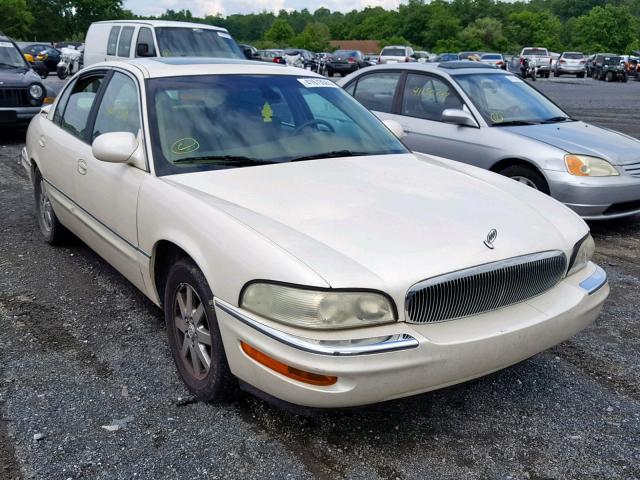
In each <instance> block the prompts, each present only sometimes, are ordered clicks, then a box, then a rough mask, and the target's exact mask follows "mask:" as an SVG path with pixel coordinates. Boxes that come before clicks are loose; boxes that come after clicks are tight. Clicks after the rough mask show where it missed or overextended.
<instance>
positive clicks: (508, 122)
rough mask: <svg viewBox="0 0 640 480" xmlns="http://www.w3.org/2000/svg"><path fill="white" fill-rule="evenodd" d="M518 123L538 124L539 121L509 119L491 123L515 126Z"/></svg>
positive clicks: (497, 125)
mask: <svg viewBox="0 0 640 480" xmlns="http://www.w3.org/2000/svg"><path fill="white" fill-rule="evenodd" d="M518 125H538V122H533V121H530V120H509V121H507V122H498V123H494V124H493V125H491V126H492V127H513V126H518Z"/></svg>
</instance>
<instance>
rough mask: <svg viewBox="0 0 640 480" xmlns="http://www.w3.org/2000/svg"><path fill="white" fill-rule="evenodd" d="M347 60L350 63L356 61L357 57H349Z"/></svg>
mask: <svg viewBox="0 0 640 480" xmlns="http://www.w3.org/2000/svg"><path fill="white" fill-rule="evenodd" d="M347 62H349V63H356V59H355V58H353V57H349V58H347Z"/></svg>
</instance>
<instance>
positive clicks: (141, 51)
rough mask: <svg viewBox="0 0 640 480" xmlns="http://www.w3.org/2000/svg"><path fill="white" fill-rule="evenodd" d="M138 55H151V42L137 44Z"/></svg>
mask: <svg viewBox="0 0 640 480" xmlns="http://www.w3.org/2000/svg"><path fill="white" fill-rule="evenodd" d="M136 55H137V56H138V57H149V56H150V55H149V44H148V43H139V44H138V45H136Z"/></svg>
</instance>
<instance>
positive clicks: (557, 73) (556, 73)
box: [553, 70, 560, 78]
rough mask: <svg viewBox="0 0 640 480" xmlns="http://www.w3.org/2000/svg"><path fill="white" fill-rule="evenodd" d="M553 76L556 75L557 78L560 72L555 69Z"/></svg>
mask: <svg viewBox="0 0 640 480" xmlns="http://www.w3.org/2000/svg"><path fill="white" fill-rule="evenodd" d="M553 76H554V77H556V78H558V77H559V76H560V72H558V71H557V70H555V71H554V72H553Z"/></svg>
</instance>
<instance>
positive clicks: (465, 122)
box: [442, 108, 478, 128]
mask: <svg viewBox="0 0 640 480" xmlns="http://www.w3.org/2000/svg"><path fill="white" fill-rule="evenodd" d="M442 121H443V122H445V123H453V124H455V125H460V126H464V127H476V128H477V127H478V124H477V123H476V121H475V119H474V118H473V117H472V116H471V114H470V113H469V112H465V111H464V110H460V109H457V108H447V109H446V110H445V111H444V112H442Z"/></svg>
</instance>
